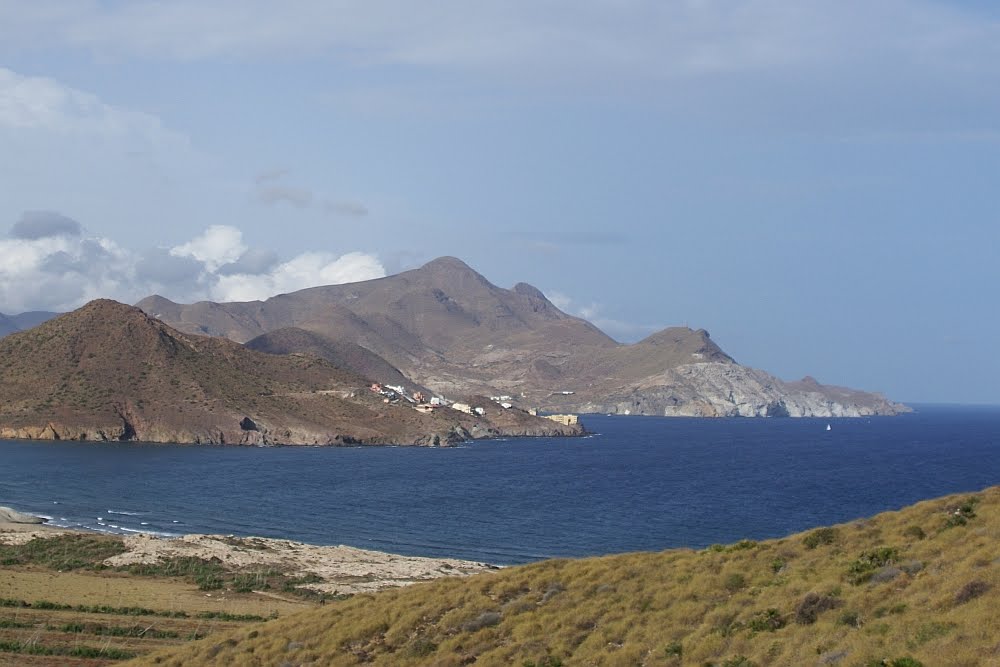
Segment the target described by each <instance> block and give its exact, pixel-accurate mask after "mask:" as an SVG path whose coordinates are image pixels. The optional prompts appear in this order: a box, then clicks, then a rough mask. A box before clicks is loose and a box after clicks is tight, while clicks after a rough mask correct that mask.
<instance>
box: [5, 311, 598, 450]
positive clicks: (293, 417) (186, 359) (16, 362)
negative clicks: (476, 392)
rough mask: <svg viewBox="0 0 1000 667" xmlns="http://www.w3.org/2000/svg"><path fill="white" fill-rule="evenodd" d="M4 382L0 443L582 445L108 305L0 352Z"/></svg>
mask: <svg viewBox="0 0 1000 667" xmlns="http://www.w3.org/2000/svg"><path fill="white" fill-rule="evenodd" d="M0 376H2V377H3V379H4V382H3V383H0V438H29V439H41V440H98V441H107V440H117V441H143V442H176V443H194V444H199V443H204V444H208V443H210V444H238V445H279V444H283V445H373V444H397V445H447V444H450V443H454V442H458V441H462V440H468V439H471V438H489V437H499V436H507V435H515V434H516V435H538V436H550V435H579V434H581V433H582V429H581V428H580V427H578V426H565V425H561V424H556V423H555V422H552V421H549V420H546V419H541V418H538V417H534V416H532V415H529V414H527V413H526V412H524V411H520V410H503V409H502V408H500V407H499V406H497V405H495V404H491V405H490V406H488V409H484V410H483V414H466V413H463V412H460V411H458V410H453V409H451V408H448V407H440V408H437V407H436V408H433V409H430V408H428V409H426V410H423V411H419V410H417V409H416V408H417V407H418V406H416V405H414V404H413V403H410V402H407V401H402V400H397V399H392V400H390V399H389V398H386V397H383V395H382V394H378V393H375V392H372V391H371V390H370V384H371V380H370V379H369V378H367V377H364V376H362V375H360V374H358V373H357V372H355V371H353V370H351V369H349V368H343V367H338V366H336V365H334V364H333V363H331V362H329V361H326V360H325V359H322V358H319V357H316V356H313V355H307V354H285V355H278V354H267V353H263V352H258V351H255V350H251V349H248V348H246V347H244V346H243V345H240V344H238V343H235V342H232V341H229V340H226V339H223V338H213V337H207V336H197V335H191V334H184V333H181V332H179V331H177V330H175V329H173V328H171V327H169V326H167V325H166V324H164V323H163V322H161V321H159V320H157V319H154V318H152V317H150V316H148V315H146V314H145V313H143V312H142V311H141V310H139V309H138V308H134V307H132V306H126V305H124V304H120V303H116V302H114V301H108V300H98V301H94V302H91V303H89V304H87V305H86V306H84V307H82V308H80V309H79V310H77V311H74V312H72V313H68V314H66V315H62V316H60V317H57V318H54V319H52V320H49V321H47V322H45V323H43V324H41V325H40V326H38V327H35V328H33V329H30V330H28V331H23V332H18V333H14V334H12V335H9V336H7V337H5V338H3V339H2V340H0Z"/></svg>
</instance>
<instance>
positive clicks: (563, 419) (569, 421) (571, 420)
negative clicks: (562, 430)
mask: <svg viewBox="0 0 1000 667" xmlns="http://www.w3.org/2000/svg"><path fill="white" fill-rule="evenodd" d="M545 418H546V419H551V420H552V421H554V422H559V423H560V424H563V425H565V426H573V425H575V424H578V423H580V418H579V417H577V416H576V415H545Z"/></svg>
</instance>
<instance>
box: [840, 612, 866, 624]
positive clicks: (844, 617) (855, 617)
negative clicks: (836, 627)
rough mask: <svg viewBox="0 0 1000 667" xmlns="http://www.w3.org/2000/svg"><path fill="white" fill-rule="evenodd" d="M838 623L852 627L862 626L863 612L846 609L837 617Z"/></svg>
mask: <svg viewBox="0 0 1000 667" xmlns="http://www.w3.org/2000/svg"><path fill="white" fill-rule="evenodd" d="M837 623H839V624H840V625H847V626H850V627H852V628H860V627H861V614H860V613H858V612H856V611H845V612H844V613H843V614H841V615H840V618H838V619H837Z"/></svg>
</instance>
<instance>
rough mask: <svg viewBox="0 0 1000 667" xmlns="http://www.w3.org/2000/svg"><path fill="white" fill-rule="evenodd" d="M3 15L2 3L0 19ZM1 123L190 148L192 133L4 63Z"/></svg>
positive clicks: (146, 146)
mask: <svg viewBox="0 0 1000 667" xmlns="http://www.w3.org/2000/svg"><path fill="white" fill-rule="evenodd" d="M2 15H3V13H2V8H0V24H2V23H3V20H2ZM6 34H7V33H5V35H6ZM0 128H7V129H11V130H15V131H20V132H24V131H29V130H45V131H48V132H52V133H55V134H57V135H59V136H62V137H65V136H72V135H86V136H91V137H97V138H101V139H105V140H107V139H111V138H115V139H128V140H131V141H132V142H133V144H134V145H135V146H141V147H143V150H149V149H150V148H163V147H166V146H172V147H175V148H181V149H183V150H189V149H190V142H189V141H188V139H187V137H185V136H183V135H181V134H179V133H177V132H173V131H171V130H169V129H167V128H165V127H164V126H163V124H162V122H161V121H160V119H159V118H157V117H156V116H153V115H150V114H146V113H142V112H139V111H132V110H130V109H123V108H121V107H116V106H113V105H110V104H106V103H105V102H102V101H101V100H100V99H99V98H98V97H97V96H95V95H92V94H91V93H87V92H84V91H82V90H77V89H75V88H72V87H70V86H66V85H64V84H62V83H60V82H58V81H55V80H54V79H49V78H46V77H36V76H24V75H21V74H18V73H16V72H13V71H11V70H9V69H6V68H4V67H0Z"/></svg>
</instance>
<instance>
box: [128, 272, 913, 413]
mask: <svg viewBox="0 0 1000 667" xmlns="http://www.w3.org/2000/svg"><path fill="white" fill-rule="evenodd" d="M137 305H138V307H140V308H142V309H143V310H144V311H146V312H147V313H149V314H151V315H153V316H154V317H158V318H160V319H163V320H164V321H165V322H167V323H168V324H170V325H171V326H174V327H176V328H178V329H179V330H181V331H186V332H189V333H201V334H209V335H214V336H223V337H228V338H230V339H232V340H235V341H237V342H246V341H249V340H251V339H252V338H255V337H258V336H262V335H265V334H268V333H269V332H274V331H276V330H280V329H287V328H289V327H293V328H296V329H299V330H303V331H308V332H312V333H313V334H316V335H319V336H322V337H323V339H324V340H327V341H338V342H339V343H338V344H352V345H357V346H360V347H361V348H364V349H365V350H368V351H370V352H372V353H374V354H375V355H378V356H379V357H381V358H382V359H383V360H384V361H385V363H386V364H387V365H388V366H390V367H392V368H394V369H397V370H398V371H400V372H401V373H402V374H403V375H405V376H406V377H407V378H409V379H410V380H411V382H414V383H416V384H419V385H421V386H424V387H428V388H430V389H431V390H433V391H435V392H439V393H442V394H445V395H455V394H459V395H461V394H470V393H478V394H484V395H494V394H506V395H510V396H513V397H514V399H515V400H516V401H519V402H520V404H522V405H525V406H534V407H538V408H540V409H542V410H549V411H574V412H603V413H618V414H646V415H668V416H779V415H781V416H786V415H787V416H814V417H835V416H855V417H856V416H866V415H892V414H897V413H899V412H902V411H906V410H907V408H906V407H905V406H902V405H900V404H898V403H894V402H892V401H889V400H887V399H885V398H884V397H882V396H880V395H878V394H872V393H868V392H862V391H854V390H847V389H843V388H839V387H827V386H824V385H820V384H818V383H815V382H806V381H800V382H785V381H782V380H780V379H778V378H776V377H774V376H771V375H769V374H767V373H765V372H764V371H759V370H756V369H751V368H748V367H745V366H741V365H740V364H738V363H737V362H736V361H735V360H733V359H732V358H731V357H730V356H729V355H727V354H726V353H725V352H724V351H723V350H722V349H721V348H719V346H718V345H716V344H715V342H714V341H712V340H711V337H710V336H709V334H708V332H706V331H704V330H700V329H699V330H693V329H689V328H686V327H671V328H668V329H664V330H663V331H660V332H657V333H655V334H653V335H651V336H649V337H647V338H646V339H644V340H642V341H640V342H638V343H635V344H632V345H622V344H620V343H617V342H616V341H614V340H613V339H612V338H610V337H609V336H607V335H606V334H604V333H603V332H602V331H600V330H599V329H598V328H597V327H595V326H594V325H593V324H591V323H589V322H587V321H586V320H583V319H581V318H578V317H574V316H572V315H569V314H567V313H564V312H562V311H561V310H559V309H558V308H557V307H556V306H555V305H554V304H553V303H552V302H551V301H549V300H548V299H547V298H546V297H545V295H544V294H543V293H542V292H541V291H540V290H538V289H537V288H535V287H532V286H531V285H528V284H526V283H518V284H517V285H515V286H514V287H513V288H512V289H509V290H508V289H503V288H500V287H497V286H496V285H493V284H492V283H490V282H489V281H488V280H487V279H486V278H485V277H483V276H482V275H480V274H479V273H477V272H475V271H474V270H473V269H471V268H470V267H468V266H467V265H466V264H464V263H463V262H462V261H461V260H458V259H456V258H453V257H442V258H439V259H436V260H434V261H432V262H429V263H427V264H425V265H424V266H422V267H420V268H418V269H413V270H411V271H406V272H403V273H400V274H397V275H393V276H387V277H385V278H379V279H376V280H369V281H365V282H360V283H349V284H343V285H331V286H325V287H314V288H310V289H306V290H301V291H298V292H293V293H290V294H282V295H279V296H275V297H272V298H270V299H267V300H265V301H252V302H234V303H212V302H200V303H195V304H190V305H182V304H177V303H174V302H172V301H169V300H167V299H164V298H163V297H159V296H153V297H149V298H147V299H144V300H142V301H140V302H139V303H138V304H137ZM300 337H301V336H300ZM314 343H315V341H312V342H304V343H303V345H302V346H301V347H298V348H296V347H294V346H292V347H288V346H285V348H284V349H285V351H307V348H309V347H311V346H313V344H314Z"/></svg>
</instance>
